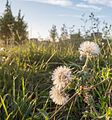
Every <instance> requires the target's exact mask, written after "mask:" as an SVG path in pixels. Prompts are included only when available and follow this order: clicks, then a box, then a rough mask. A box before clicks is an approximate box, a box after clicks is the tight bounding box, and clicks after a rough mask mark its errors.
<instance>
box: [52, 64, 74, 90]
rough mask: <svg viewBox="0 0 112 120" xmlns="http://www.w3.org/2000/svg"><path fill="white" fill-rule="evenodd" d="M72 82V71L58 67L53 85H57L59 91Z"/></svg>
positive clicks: (54, 73)
mask: <svg viewBox="0 0 112 120" xmlns="http://www.w3.org/2000/svg"><path fill="white" fill-rule="evenodd" d="M71 80H72V77H71V70H70V68H68V67H66V66H63V67H62V66H60V67H57V68H56V69H55V70H54V72H53V74H52V81H53V85H55V86H56V87H57V88H58V89H63V88H65V87H66V86H67V85H68V84H69V83H70V82H71Z"/></svg>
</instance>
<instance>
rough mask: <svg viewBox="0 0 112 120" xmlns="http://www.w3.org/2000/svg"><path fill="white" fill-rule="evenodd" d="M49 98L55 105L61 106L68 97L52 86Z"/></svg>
mask: <svg viewBox="0 0 112 120" xmlns="http://www.w3.org/2000/svg"><path fill="white" fill-rule="evenodd" d="M50 98H51V99H52V101H53V102H54V103H55V104H57V105H63V104H64V103H66V101H67V100H68V98H69V97H68V95H67V94H65V93H64V92H62V91H60V90H59V89H57V87H56V86H53V87H52V88H51V91H50Z"/></svg>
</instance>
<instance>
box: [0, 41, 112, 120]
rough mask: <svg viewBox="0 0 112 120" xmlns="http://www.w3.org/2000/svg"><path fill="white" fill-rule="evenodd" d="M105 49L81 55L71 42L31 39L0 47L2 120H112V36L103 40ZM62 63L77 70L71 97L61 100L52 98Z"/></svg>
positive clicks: (0, 108)
mask: <svg viewBox="0 0 112 120" xmlns="http://www.w3.org/2000/svg"><path fill="white" fill-rule="evenodd" d="M98 44H99V46H100V54H99V56H98V57H95V58H91V59H90V60H89V61H88V64H87V66H86V69H85V70H83V71H82V68H83V66H84V64H85V61H86V60H85V58H84V59H83V60H80V59H79V57H80V53H79V50H78V47H79V46H77V48H76V46H74V44H72V43H71V42H68V43H67V44H66V43H65V42H56V43H53V42H27V43H25V44H24V45H17V46H3V48H1V50H0V119H1V120H111V119H112V41H111V40H110V41H106V42H105V43H104V44H102V43H101V42H99V43H98ZM58 66H67V67H69V68H70V69H71V71H72V82H71V83H70V85H69V86H67V88H66V89H65V91H66V93H68V94H69V99H68V100H67V101H66V102H65V103H64V104H63V105H56V104H55V103H54V102H53V101H52V99H50V97H49V91H50V90H51V88H52V86H53V84H52V80H51V79H52V73H53V71H54V70H55V69H56V68H57V67H58Z"/></svg>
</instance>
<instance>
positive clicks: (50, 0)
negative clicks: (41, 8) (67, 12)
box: [26, 0, 101, 10]
mask: <svg viewBox="0 0 112 120" xmlns="http://www.w3.org/2000/svg"><path fill="white" fill-rule="evenodd" d="M26 1H34V2H38V3H43V4H49V5H57V6H61V7H67V8H71V9H80V8H83V9H94V10H101V8H100V7H97V6H95V5H90V4H89V5H88V4H84V2H85V1H86V2H88V3H90V2H91V1H94V0H82V1H83V2H82V3H80V2H79V3H77V4H76V3H75V2H72V0H26ZM95 1H97V0H95ZM91 3H92V2H91Z"/></svg>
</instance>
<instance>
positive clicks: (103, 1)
mask: <svg viewBox="0 0 112 120" xmlns="http://www.w3.org/2000/svg"><path fill="white" fill-rule="evenodd" d="M83 1H85V2H88V3H89V4H94V5H106V6H112V0H83Z"/></svg>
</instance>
